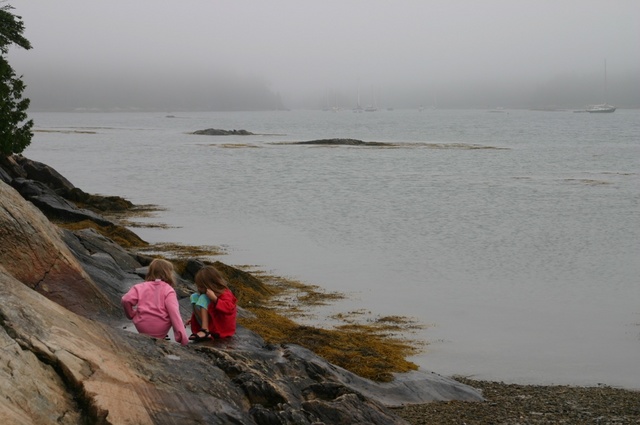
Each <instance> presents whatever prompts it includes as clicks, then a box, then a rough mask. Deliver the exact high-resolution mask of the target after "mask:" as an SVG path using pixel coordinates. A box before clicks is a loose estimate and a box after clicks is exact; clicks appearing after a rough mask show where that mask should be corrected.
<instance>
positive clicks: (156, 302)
mask: <svg viewBox="0 0 640 425" xmlns="http://www.w3.org/2000/svg"><path fill="white" fill-rule="evenodd" d="M146 280H147V281H146V282H143V283H138V284H137V285H134V286H132V287H131V289H130V290H129V292H127V293H126V294H125V295H124V296H123V297H122V307H123V308H124V313H125V315H126V316H127V318H129V319H133V324H134V325H135V327H136V329H137V330H138V332H139V333H141V334H146V335H149V336H152V337H154V338H164V337H165V336H166V335H167V333H168V332H169V329H170V328H171V327H173V335H174V337H175V340H176V342H179V343H180V344H182V345H187V343H188V342H189V340H188V339H187V333H186V332H185V329H184V322H183V321H182V317H181V316H180V307H179V305H178V297H177V296H176V291H175V290H174V289H173V285H175V277H174V272H173V264H171V263H170V262H169V261H167V260H163V259H159V258H156V259H155V260H153V261H152V262H151V264H150V265H149V270H148V271H147V276H146Z"/></svg>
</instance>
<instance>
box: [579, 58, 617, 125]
mask: <svg viewBox="0 0 640 425" xmlns="http://www.w3.org/2000/svg"><path fill="white" fill-rule="evenodd" d="M604 99H605V101H604V103H601V104H599V105H589V106H588V107H587V109H586V111H587V112H590V113H611V112H615V110H616V107H615V106H613V105H609V104H608V103H607V60H606V59H605V60H604Z"/></svg>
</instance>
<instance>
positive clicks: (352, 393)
mask: <svg viewBox="0 0 640 425" xmlns="http://www.w3.org/2000/svg"><path fill="white" fill-rule="evenodd" d="M0 170H2V169H1V168H0ZM2 173H3V180H4V179H5V176H10V175H11V173H10V172H8V171H6V169H5V170H4V171H2ZM7 178H9V177H7ZM19 178H22V179H24V178H25V177H24V176H21V177H19ZM13 180H15V178H14V179H13ZM0 233H1V235H2V238H1V239H0V299H1V300H2V303H0V344H2V347H3V350H0V388H1V389H2V394H3V397H2V398H0V418H2V419H5V420H7V419H8V421H9V423H34V424H35V423H61V424H79V423H97V424H107V423H109V424H122V423H135V424H175V423H180V424H195V423H219V424H229V423H237V424H249V425H251V424H260V425H263V424H264V425H267V424H274V425H275V424H301V425H305V424H309V425H310V424H313V423H327V424H329V423H348V424H358V423H360V424H364V423H367V424H406V422H405V421H404V420H403V419H401V418H400V417H399V416H397V415H396V414H395V413H394V412H393V411H392V410H391V409H390V407H393V406H400V405H406V404H412V403H424V402H428V401H434V400H452V399H456V400H471V401H479V400H481V399H482V397H481V396H480V394H479V393H478V392H477V391H475V390H473V389H472V388H471V387H468V386H466V385H463V384H461V383H459V382H456V381H454V380H451V379H449V378H445V377H442V376H439V375H436V374H429V373H422V372H414V373H410V374H401V375H398V376H397V378H396V379H395V380H394V381H392V382H389V383H377V382H373V381H370V380H368V379H364V378H361V377H358V376H356V375H354V374H353V373H350V372H348V371H346V370H344V369H342V368H339V367H337V366H335V365H332V364H329V363H328V362H326V361H325V360H323V359H322V358H320V357H318V356H317V355H315V354H314V353H312V352H311V351H309V350H306V349H304V348H302V347H300V346H297V345H294V344H282V345H268V344H265V342H264V341H263V340H262V338H260V337H259V336H258V335H257V334H255V333H253V332H250V331H249V330H247V329H245V328H243V327H241V326H239V327H238V332H237V334H236V335H235V336H234V337H232V338H228V339H224V340H219V341H216V342H207V343H202V344H190V345H188V346H186V347H182V346H180V345H179V344H176V343H174V342H172V341H164V340H157V339H154V338H151V337H148V336H145V335H139V334H137V333H134V332H129V331H127V330H125V329H124V328H125V327H130V322H128V321H125V320H124V315H123V313H122V311H121V309H120V306H119V299H120V297H121V295H122V294H123V293H124V292H125V291H126V290H128V288H129V287H130V286H131V285H132V284H133V283H137V282H140V281H142V278H141V275H144V264H143V263H142V260H143V258H142V257H141V256H139V255H136V254H135V253H130V252H128V251H127V250H125V249H124V248H122V247H121V246H119V245H118V244H116V243H114V242H113V241H111V240H109V239H108V238H105V237H103V236H101V235H99V234H97V233H96V232H95V231H93V230H79V231H75V232H72V231H69V230H61V229H59V228H58V227H56V226H55V225H53V224H52V223H51V222H49V221H48V220H47V218H46V217H45V216H44V215H43V214H42V213H41V212H40V211H39V210H38V209H37V208H36V207H35V206H34V204H31V203H29V202H27V201H26V200H25V199H23V197H21V196H20V194H19V193H18V192H17V191H16V190H15V189H13V188H12V187H10V186H9V185H7V184H5V183H3V182H0ZM198 266H199V264H198V261H197V260H194V261H193V262H191V263H189V265H188V267H187V273H188V274H187V275H185V276H191V275H192V274H193V273H194V272H195V270H196V269H197V267H198ZM217 267H219V268H220V269H221V270H222V271H223V272H224V273H225V275H226V277H227V278H228V279H229V281H230V283H231V286H232V287H233V288H234V289H235V290H236V291H241V290H242V285H245V284H250V285H251V287H250V288H251V289H250V290H253V291H255V290H260V289H261V288H260V285H261V284H260V281H259V279H256V278H253V277H250V275H248V274H247V273H245V272H241V271H239V270H237V269H234V268H233V267H230V266H226V265H222V263H219V264H217ZM180 285H181V286H183V287H185V288H187V289H183V290H181V291H179V292H178V293H179V296H180V297H183V298H182V299H181V300H180V303H181V313H182V315H183V318H184V319H186V318H187V317H188V315H189V314H190V311H189V300H188V298H187V297H186V295H188V293H189V291H188V288H191V289H192V290H193V289H194V286H193V282H190V281H188V280H184V279H182V280H181V282H180V283H179V286H180Z"/></svg>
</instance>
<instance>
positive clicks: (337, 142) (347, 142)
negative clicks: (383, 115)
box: [291, 139, 394, 146]
mask: <svg viewBox="0 0 640 425" xmlns="http://www.w3.org/2000/svg"><path fill="white" fill-rule="evenodd" d="M291 144H292V145H331V146H394V145H393V144H392V143H383V142H363V141H362V140H357V139H318V140H309V141H306V142H293V143H291Z"/></svg>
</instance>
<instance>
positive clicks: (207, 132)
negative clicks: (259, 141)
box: [193, 128, 253, 136]
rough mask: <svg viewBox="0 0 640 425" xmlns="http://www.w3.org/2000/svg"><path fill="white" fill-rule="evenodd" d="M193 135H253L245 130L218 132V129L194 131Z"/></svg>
mask: <svg viewBox="0 0 640 425" xmlns="http://www.w3.org/2000/svg"><path fill="white" fill-rule="evenodd" d="M193 134H202V135H205V136H252V135H253V133H251V132H250V131H247V130H220V129H218V128H207V129H205V130H196V131H194V132H193Z"/></svg>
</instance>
